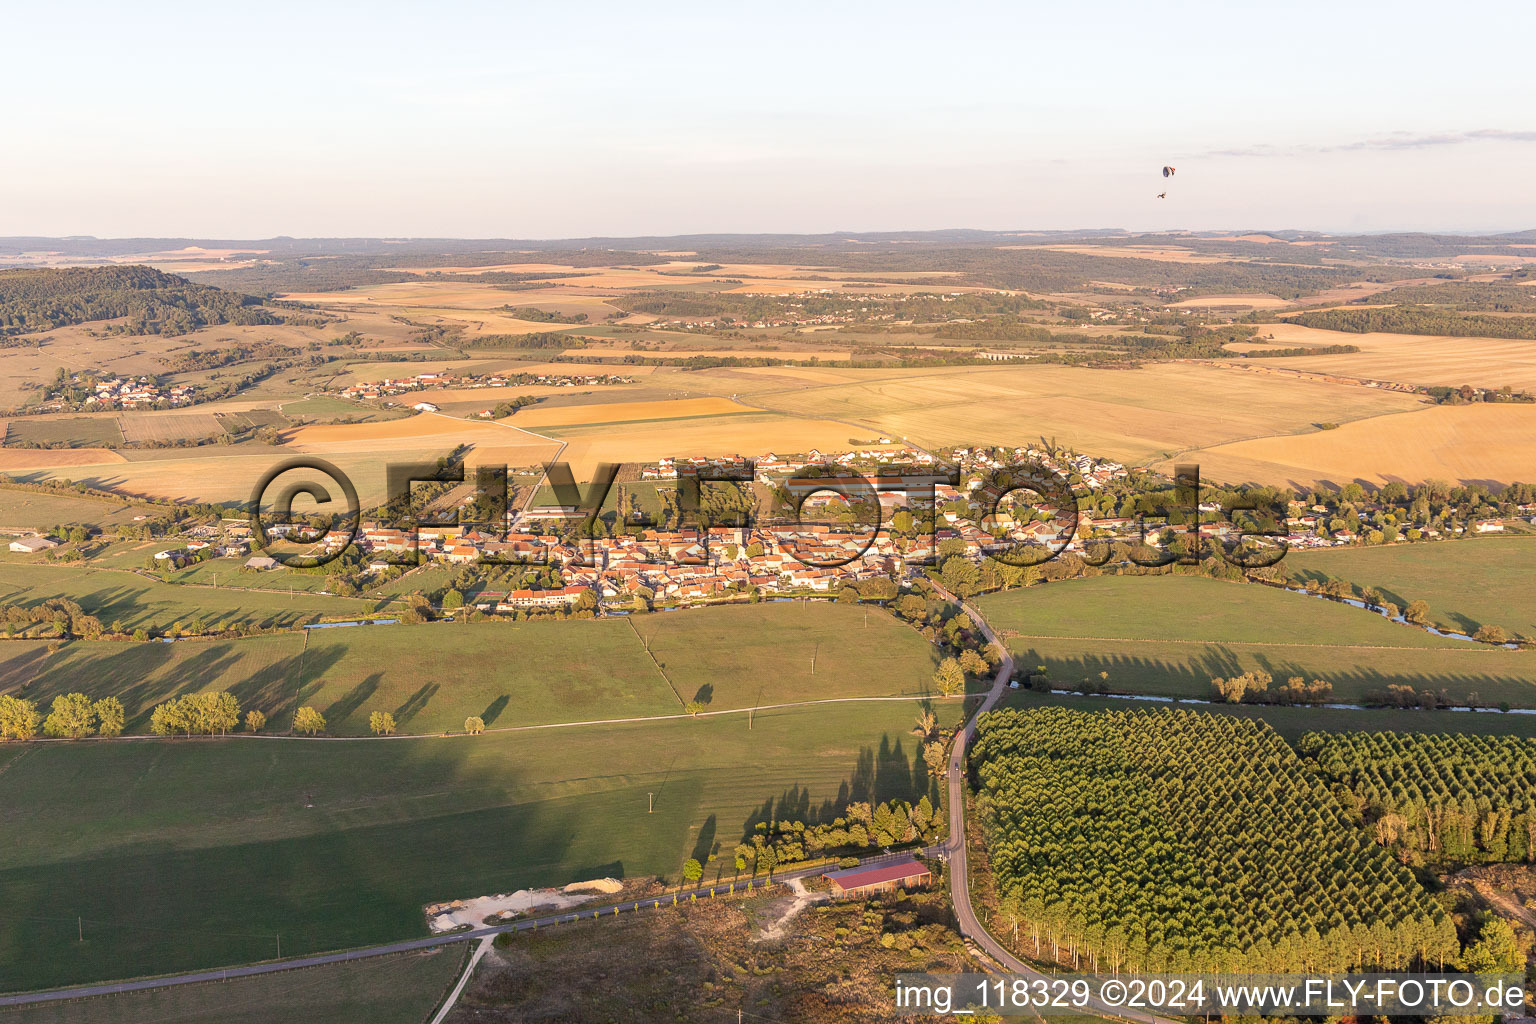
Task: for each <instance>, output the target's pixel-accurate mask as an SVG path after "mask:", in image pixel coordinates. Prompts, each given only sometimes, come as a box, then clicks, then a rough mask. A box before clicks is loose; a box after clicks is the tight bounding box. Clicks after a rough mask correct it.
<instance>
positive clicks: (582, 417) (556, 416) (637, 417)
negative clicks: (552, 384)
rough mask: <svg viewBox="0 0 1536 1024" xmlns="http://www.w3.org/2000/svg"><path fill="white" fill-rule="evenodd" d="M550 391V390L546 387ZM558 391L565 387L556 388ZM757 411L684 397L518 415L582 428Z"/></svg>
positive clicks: (529, 423) (522, 420) (524, 421)
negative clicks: (595, 425)
mask: <svg viewBox="0 0 1536 1024" xmlns="http://www.w3.org/2000/svg"><path fill="white" fill-rule="evenodd" d="M545 390H546V391H547V390H550V389H547V388H546V389H545ZM554 390H556V391H560V390H565V389H559V388H557V389H554ZM757 411H758V410H755V409H752V408H751V407H749V406H744V405H740V404H738V403H736V402H733V401H731V400H730V399H727V398H684V399H678V400H675V401H660V402H604V403H600V404H593V405H561V406H552V407H543V406H535V407H533V408H531V409H524V410H522V411H520V412H519V413H518V414H517V422H518V425H520V426H524V427H534V428H540V427H573V426H574V427H580V426H589V425H592V424H599V423H625V424H631V423H651V422H656V421H662V420H677V419H694V418H699V417H706V416H709V417H718V416H733V415H739V414H742V413H753V412H757Z"/></svg>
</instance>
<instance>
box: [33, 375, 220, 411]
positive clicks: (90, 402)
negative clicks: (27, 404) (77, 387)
mask: <svg viewBox="0 0 1536 1024" xmlns="http://www.w3.org/2000/svg"><path fill="white" fill-rule="evenodd" d="M194 401H196V389H195V388H194V387H192V386H191V385H190V384H176V385H172V386H170V387H161V386H160V385H159V384H158V383H156V381H155V379H154V378H153V377H113V378H111V379H109V380H99V381H97V382H96V383H95V384H94V385H92V387H91V393H90V394H88V395H86V396H85V397H84V398H83V399H81V400H80V402H79V403H78V406H77V407H78V408H84V409H164V408H173V409H174V408H178V407H180V406H183V405H191V404H192V403H193V402H194ZM67 404H69V403H67V402H66V401H65V400H64V399H62V398H61V399H56V400H55V401H53V402H50V403H45V404H44V405H43V406H42V407H41V408H42V409H43V410H44V411H50V410H54V411H57V410H62V409H63V408H64V407H65V406H66V405H67Z"/></svg>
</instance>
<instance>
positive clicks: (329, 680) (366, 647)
mask: <svg viewBox="0 0 1536 1024" xmlns="http://www.w3.org/2000/svg"><path fill="white" fill-rule="evenodd" d="M704 614H707V613H704ZM311 632H312V633H313V635H312V636H311V637H310V638H309V649H308V651H306V652H305V660H304V677H303V678H304V682H303V689H302V694H303V696H302V702H303V703H305V704H309V705H312V706H314V707H315V708H317V709H319V711H320V712H321V714H323V715H325V718H326V723H327V726H328V727H329V729H330V731H332V732H334V733H340V734H343V735H354V736H356V735H366V734H367V733H368V715H369V713H370V712H372V711H389V712H391V713H393V714H394V716H395V720H396V722H398V723H399V726H400V729H401V731H402V732H412V733H424V732H443V731H447V730H454V731H457V730H460V729H463V727H464V719H465V718H467V717H469V716H470V715H479V716H480V717H482V718H484V719H485V723H486V725H487V726H488V727H491V728H500V727H505V726H517V725H543V724H547V723H550V722H570V721H587V720H593V719H601V718H624V717H629V716H649V715H668V714H678V713H680V712H681V711H682V705H681V703H680V702H679V701H678V700H677V698H676V697H674V696H673V694H672V692H671V690H670V689H669V688H668V686H667V684H666V682H665V680H664V679H662V677H661V674H660V673H659V672H658V671H657V669H656V667H655V666H654V665H652V664H651V663H650V660H649V659H648V658H646V657H645V651H644V649H643V648H642V647H641V645H640V643H639V641H637V640H636V639H635V635H634V633H633V631H631V630H630V628H629V626H628V624H627V623H626V622H624V621H623V620H620V619H593V620H586V621H579V620H578V621H567V622H555V621H548V622H521V623H506V622H476V623H464V622H455V623H429V624H425V625H419V626H409V625H398V626H366V627H354V628H347V629H326V630H313V631H311ZM283 724H284V725H285V726H286V724H287V723H286V721H285V722H284V723H283Z"/></svg>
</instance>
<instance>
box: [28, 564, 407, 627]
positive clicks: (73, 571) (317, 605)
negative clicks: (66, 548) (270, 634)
mask: <svg viewBox="0 0 1536 1024" xmlns="http://www.w3.org/2000/svg"><path fill="white" fill-rule="evenodd" d="M158 550H160V548H159V547H156V546H154V545H152V544H151V545H149V546H147V547H146V548H145V553H146V554H153V553H154V552H156V551H158ZM50 597H67V598H70V599H72V600H75V601H78V602H80V605H81V607H83V608H84V609H85V610H86V613H87V614H89V615H94V616H96V617H97V618H99V619H101V621H102V624H103V625H106V626H109V627H110V626H111V625H112V624H113V623H114V622H119V621H120V622H121V623H122V625H123V627H124V628H125V629H128V630H134V629H138V628H140V627H141V626H142V627H144V628H148V629H166V628H169V627H170V626H171V625H172V624H173V623H175V622H179V621H186V622H190V621H192V620H193V619H195V618H202V619H203V620H204V621H206V622H210V623H211V622H226V623H239V624H242V625H254V626H264V627H271V626H287V625H293V624H294V623H296V622H300V621H307V620H309V619H310V618H311V617H315V616H331V617H334V616H347V615H366V614H369V613H370V612H372V611H374V610H376V609H377V608H379V607H382V605H381V604H380V602H378V601H376V600H373V599H369V598H350V597H320V596H318V595H313V594H306V593H303V592H298V593H294V594H292V595H290V594H288V593H286V592H283V593H269V592H263V591H255V590H243V589H241V590H237V589H234V588H227V587H223V586H220V587H187V586H181V585H178V584H175V583H166V582H163V581H160V580H155V579H150V578H148V577H147V576H142V575H140V574H138V573H134V572H128V571H126V570H116V569H90V568H80V567H78V566H72V565H57V566H51V565H34V564H27V563H24V562H19V561H17V562H7V563H6V565H5V578H4V580H3V581H0V601H4V602H5V603H7V604H15V603H26V604H35V603H38V602H41V601H44V600H46V599H48V598H50Z"/></svg>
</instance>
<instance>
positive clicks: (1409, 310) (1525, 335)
mask: <svg viewBox="0 0 1536 1024" xmlns="http://www.w3.org/2000/svg"><path fill="white" fill-rule="evenodd" d="M1286 320H1287V322H1289V323H1293V324H1300V325H1301V326H1303V327H1316V328H1318V329H1320V330H1325V331H1345V332H1348V333H1350V334H1373V333H1377V332H1381V333H1385V334H1443V335H1453V336H1461V337H1469V338H1522V339H1532V340H1536V316H1516V317H1503V316H1480V315H1477V314H1459V313H1447V312H1444V311H1442V310H1438V309H1427V308H1425V307H1423V306H1392V307H1390V308H1385V309H1324V310H1318V311H1316V312H1313V313H1302V314H1300V315H1298V316H1292V317H1287V318H1286Z"/></svg>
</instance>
